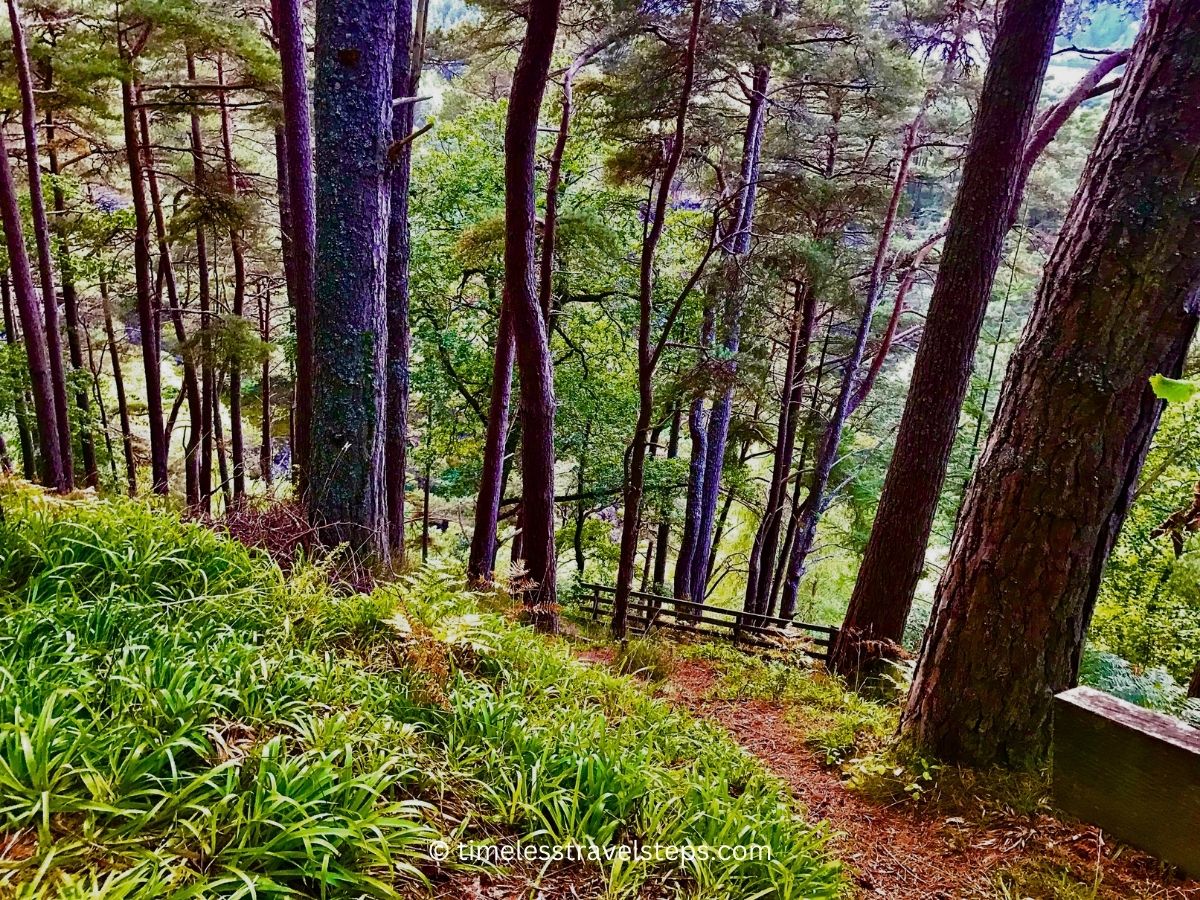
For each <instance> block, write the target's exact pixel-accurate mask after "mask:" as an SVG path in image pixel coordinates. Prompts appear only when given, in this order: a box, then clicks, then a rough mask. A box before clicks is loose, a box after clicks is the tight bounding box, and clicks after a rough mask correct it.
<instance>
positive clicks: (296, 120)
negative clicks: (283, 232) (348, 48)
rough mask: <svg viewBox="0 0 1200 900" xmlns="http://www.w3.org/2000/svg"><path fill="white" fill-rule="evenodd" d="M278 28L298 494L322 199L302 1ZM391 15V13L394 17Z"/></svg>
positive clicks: (306, 447)
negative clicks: (316, 184) (290, 266)
mask: <svg viewBox="0 0 1200 900" xmlns="http://www.w3.org/2000/svg"><path fill="white" fill-rule="evenodd" d="M273 8H274V12H275V33H276V36H277V37H278V39H279V61H280V66H281V69H282V96H283V125H284V132H285V135H286V140H285V141H284V143H285V145H286V147H285V149H286V150H287V192H288V219H289V224H290V230H289V233H288V244H289V251H290V253H291V255H292V264H293V266H294V270H295V277H294V278H293V280H292V282H291V283H290V284H289V285H288V290H289V295H288V300H289V301H290V303H291V305H292V308H293V309H294V310H295V315H296V388H295V390H296V393H295V400H294V403H295V426H294V428H293V442H294V445H295V446H293V447H292V464H293V472H294V473H295V478H296V490H297V494H298V495H299V496H300V497H301V498H304V497H305V496H306V494H307V486H308V475H307V473H308V466H309V454H310V452H311V447H312V415H313V371H314V366H315V362H314V355H313V354H314V342H313V330H314V328H315V323H316V286H315V285H316V274H315V271H316V270H315V259H316V245H317V239H316V204H315V199H314V198H315V187H314V181H313V178H314V170H313V142H312V120H311V118H310V114H309V107H308V76H307V74H306V72H305V62H306V59H307V53H306V50H305V47H304V17H303V13H302V4H301V0H276V2H275V4H274V7H273ZM388 18H389V19H390V18H391V16H388Z"/></svg>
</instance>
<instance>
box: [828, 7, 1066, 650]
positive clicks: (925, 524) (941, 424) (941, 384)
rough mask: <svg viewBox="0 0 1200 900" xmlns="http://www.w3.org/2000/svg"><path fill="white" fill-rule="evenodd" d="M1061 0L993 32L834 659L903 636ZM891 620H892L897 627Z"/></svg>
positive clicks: (1007, 12) (1006, 17)
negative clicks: (891, 447) (905, 600)
mask: <svg viewBox="0 0 1200 900" xmlns="http://www.w3.org/2000/svg"><path fill="white" fill-rule="evenodd" d="M1061 6H1062V3H1061V0H1050V2H1035V0H1008V2H1007V3H1006V5H1005V7H1004V11H1003V14H1002V16H1001V19H1000V23H999V25H998V28H997V32H996V40H995V44H994V46H993V50H992V59H991V62H990V63H989V65H988V71H987V75H986V77H985V79H984V85H983V92H982V94H981V96H980V99H979V109H978V112H977V114H976V117H975V127H974V130H973V132H972V135H971V141H970V145H969V146H968V149H967V156H966V161H965V163H964V165H963V174H962V180H961V183H960V186H959V190H958V196H957V198H956V199H955V203H954V208H953V210H952V211H951V213H950V221H949V225H948V228H947V233H946V242H945V245H944V249H943V251H942V262H941V266H940V267H939V270H938V276H937V282H936V284H935V286H934V290H933V297H932V299H931V300H930V304H929V312H928V315H927V317H926V320H925V331H924V334H923V335H922V338H921V345H920V347H919V349H918V350H917V357H916V362H915V364H914V369H913V377H912V382H911V384H910V386H909V393H908V401H907V403H906V404H905V407H904V414H903V416H902V417H901V420H900V428H899V432H898V433H897V436H896V448H895V451H894V452H893V455H892V462H891V464H890V465H889V467H888V471H887V476H886V478H885V480H884V486H883V492H882V495H881V497H880V501H879V508H878V511H877V513H876V517H875V523H874V526H873V527H872V529H871V537H870V539H869V541H868V543H867V548H866V552H865V555H864V559H863V565H862V568H861V569H860V571H859V576H858V580H857V583H856V584H855V589H854V595H853V596H852V598H851V601H850V610H849V612H848V614H847V619H846V623H845V626H844V627H843V629H842V631H841V633H840V635H839V639H838V642H837V647H836V648H835V651H834V664H835V666H836V667H837V668H839V669H840V670H842V671H848V670H850V669H853V668H854V667H856V666H857V664H858V663H857V661H858V660H859V659H860V658H861V655H862V652H863V648H864V647H866V646H870V645H867V644H864V643H863V641H871V640H876V639H877V637H876V636H878V635H881V634H887V635H893V634H902V633H903V628H904V621H903V618H904V617H906V616H907V607H906V606H902V605H901V604H898V603H895V602H894V598H895V597H897V596H902V597H909V598H911V596H912V594H913V591H914V590H915V589H916V586H917V582H918V581H919V580H920V577H921V570H922V568H923V567H924V561H925V545H926V543H927V541H928V539H929V532H930V529H931V528H932V527H933V517H934V514H935V513H936V511H937V502H938V497H939V495H940V494H941V488H942V483H943V481H944V480H945V475H946V466H947V464H948V461H949V458H950V450H951V447H952V446H953V443H954V436H955V433H956V431H957V428H958V418H959V413H960V411H961V409H962V401H963V398H964V396H965V395H966V391H967V387H968V385H969V383H970V378H971V369H972V364H973V362H974V359H975V347H976V345H977V344H978V341H979V331H980V328H981V327H982V325H983V317H984V314H985V313H986V311H987V304H988V300H989V299H990V296H991V289H992V282H993V280H994V278H995V275H996V269H997V267H998V266H999V264H1000V258H1001V256H1002V255H1003V248H1004V236H1005V234H1006V233H1007V231H1008V226H1009V216H1010V213H1011V210H1012V208H1013V198H1014V197H1015V192H1016V190H1017V187H1018V184H1019V183H1020V180H1021V172H1022V169H1023V156H1024V149H1025V147H1026V145H1027V143H1028V138H1029V134H1030V130H1031V127H1032V124H1033V120H1034V114H1035V113H1036V110H1037V101H1038V96H1039V94H1040V93H1041V89H1042V80H1043V78H1044V77H1045V73H1046V67H1047V64H1048V63H1049V60H1050V52H1051V47H1052V44H1053V41H1054V34H1055V27H1056V25H1057V23H1058V14H1059V11H1060V8H1061ZM896 619H899V622H898V624H897V622H896Z"/></svg>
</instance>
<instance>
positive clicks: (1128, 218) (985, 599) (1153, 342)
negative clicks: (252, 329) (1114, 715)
mask: <svg viewBox="0 0 1200 900" xmlns="http://www.w3.org/2000/svg"><path fill="white" fill-rule="evenodd" d="M1198 147H1200V6H1197V5H1196V4H1195V3H1192V2H1188V0H1155V2H1152V3H1151V4H1150V7H1149V10H1148V12H1147V18H1146V21H1145V24H1144V25H1143V27H1142V31H1141V34H1140V35H1139V36H1138V39H1137V41H1136V43H1135V44H1134V48H1133V53H1132V57H1131V60H1130V63H1129V68H1128V70H1127V72H1126V75H1125V79H1124V83H1123V85H1122V88H1121V90H1120V92H1119V93H1118V95H1117V97H1116V98H1115V100H1114V101H1113V105H1112V107H1111V108H1110V110H1109V113H1108V117H1107V119H1106V121H1105V124H1104V127H1103V129H1102V130H1101V134H1100V137H1099V139H1098V141H1097V144H1096V148H1095V150H1093V152H1092V155H1091V158H1090V159H1089V161H1088V165H1087V167H1086V169H1085V171H1084V175H1083V178H1082V179H1081V181H1080V186H1079V189H1078V190H1077V192H1076V194H1075V199H1074V201H1073V203H1072V205H1071V209H1070V212H1069V213H1068V215H1067V219H1066V221H1065V223H1064V224H1063V228H1062V230H1061V232H1060V234H1059V238H1058V241H1057V243H1056V245H1055V248H1054V250H1053V252H1052V253H1051V256H1050V260H1049V262H1048V263H1047V266H1046V270H1045V276H1044V278H1043V281H1042V285H1041V288H1040V289H1039V291H1038V294H1037V299H1036V300H1035V302H1034V307H1033V311H1032V313H1031V315H1030V319H1029V322H1028V324H1027V326H1026V328H1025V331H1024V333H1023V335H1022V338H1021V341H1020V343H1019V345H1018V347H1017V349H1016V351H1015V352H1014V354H1013V358H1012V361H1011V363H1010V365H1009V368H1008V374H1007V377H1006V379H1005V384H1004V389H1003V391H1002V397H1001V401H1000V407H999V409H998V410H997V413H996V420H995V425H994V427H993V429H992V433H991V435H990V436H989V438H988V441H987V445H986V447H985V449H984V452H983V457H982V459H981V461H980V465H979V469H978V471H977V472H976V474H975V477H974V478H973V479H972V481H971V486H970V488H969V489H968V492H967V499H966V503H965V504H964V506H963V510H962V513H961V515H960V517H959V522H958V528H957V529H956V532H955V537H954V542H953V545H952V546H951V551H950V559H949V563H948V565H947V567H946V570H945V572H944V573H943V575H942V579H941V582H940V583H939V585H938V590H937V595H936V598H935V603H934V613H933V619H932V621H931V623H930V627H929V630H928V632H927V633H926V638H925V643H924V646H923V647H922V650H921V657H920V662H919V664H918V668H917V675H916V680H915V681H914V684H913V691H912V694H911V695H910V697H909V701H908V706H907V708H906V710H905V712H904V716H903V718H902V722H901V724H902V728H903V729H904V732H905V733H906V735H907V736H908V737H909V738H910V739H911V740H912V741H913V742H914V743H915V744H916V745H917V746H918V747H919V748H921V749H923V750H928V751H931V752H933V753H935V754H937V755H938V756H939V757H942V758H944V759H946V760H948V761H951V762H961V763H966V764H969V765H979V766H986V765H991V764H1001V765H1005V766H1009V767H1013V768H1030V767H1034V766H1038V765H1040V764H1041V762H1042V760H1043V759H1044V755H1045V751H1046V749H1047V745H1048V742H1049V735H1050V715H1051V702H1052V698H1053V696H1054V695H1055V694H1056V693H1058V692H1059V691H1062V690H1064V689H1066V688H1068V687H1070V686H1072V685H1073V684H1074V683H1075V679H1076V677H1077V674H1078V669H1079V660H1080V656H1081V654H1082V650H1083V644H1084V639H1085V637H1086V634H1087V628H1088V624H1089V622H1090V620H1091V615H1092V610H1093V607H1094V604H1095V600H1096V593H1097V590H1098V588H1099V584H1100V578H1101V575H1102V572H1103V569H1104V564H1105V562H1106V560H1107V558H1108V555H1109V552H1110V551H1111V549H1112V545H1113V542H1114V541H1115V540H1116V536H1117V533H1118V531H1119V530H1120V527H1121V523H1122V521H1123V520H1124V517H1125V515H1126V513H1127V512H1128V509H1129V505H1130V503H1131V502H1132V499H1133V495H1134V491H1135V490H1136V486H1137V481H1138V477H1139V474H1140V472H1141V468H1142V464H1143V462H1144V460H1145V455H1146V452H1147V450H1148V449H1149V446H1150V442H1151V440H1152V438H1153V436H1154V431H1155V429H1156V428H1157V425H1158V421H1159V416H1160V414H1161V411H1162V407H1163V404H1162V402H1161V401H1159V400H1158V399H1157V398H1156V397H1155V396H1154V394H1153V392H1152V391H1151V389H1150V386H1149V379H1150V378H1151V376H1153V375H1155V374H1159V373H1163V374H1166V375H1168V376H1174V377H1178V375H1179V374H1180V372H1181V370H1182V367H1183V364H1184V361H1185V357H1186V355H1187V351H1188V347H1189V345H1190V343H1191V341H1192V337H1193V335H1194V333H1195V328H1196V321H1197V314H1198V313H1200V298H1198V297H1197V293H1196V286H1197V285H1198V284H1200V219H1198V218H1197V217H1196V215H1195V211H1196V208H1197V206H1198V205H1200V165H1198V162H1200V153H1198V150H1197V148H1198ZM1081 435H1086V439H1081V437H1080V436H1081ZM997 672H1003V673H1004V674H1005V677H1004V678H1003V679H999V680H998V679H997V678H996V677H995V675H996V673H997Z"/></svg>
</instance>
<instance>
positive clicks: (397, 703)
mask: <svg viewBox="0 0 1200 900" xmlns="http://www.w3.org/2000/svg"><path fill="white" fill-rule="evenodd" d="M3 503H4V512H5V516H4V523H3V525H2V526H0V608H2V612H3V615H2V617H0V827H2V828H4V829H5V830H6V831H7V832H8V833H10V834H16V835H18V840H19V841H20V845H21V847H22V848H27V849H28V852H27V853H26V852H25V851H24V849H23V850H22V852H20V853H16V854H12V855H10V857H9V859H8V860H7V861H6V862H5V867H4V869H3V870H0V884H3V885H4V889H5V890H8V891H11V892H13V893H14V894H15V895H16V896H27V897H33V896H44V895H48V894H53V895H57V896H63V897H83V896H105V897H134V896H137V897H142V896H170V897H179V898H183V897H200V896H203V897H218V896H230V897H234V896H262V895H304V896H314V895H321V896H328V897H359V896H373V897H387V896H398V895H405V896H411V895H412V891H413V890H414V888H416V887H417V886H418V885H419V884H420V883H421V882H422V881H423V880H424V875H423V874H422V872H423V871H425V870H427V868H428V866H429V865H430V864H431V863H432V860H431V859H430V858H429V856H428V852H427V848H428V846H429V842H430V841H431V840H433V839H435V838H438V837H439V836H443V837H445V838H448V839H450V840H451V841H453V842H478V841H483V842H488V841H490V840H491V838H490V837H489V835H493V834H494V833H495V828H496V827H497V826H501V827H506V828H509V829H512V830H515V834H516V835H517V836H518V837H520V839H521V840H523V841H529V842H535V843H537V842H543V843H546V842H548V843H558V842H564V841H575V842H579V843H581V844H585V845H589V844H591V843H594V844H595V845H597V846H599V847H618V846H624V845H627V844H628V843H629V842H631V841H634V840H637V841H641V842H643V843H660V844H686V843H688V842H691V843H692V844H694V845H699V844H708V845H718V844H737V845H742V844H751V843H758V844H764V845H766V846H768V847H769V848H770V850H771V856H772V858H771V859H769V860H763V859H760V860H755V861H745V862H734V861H720V860H716V859H698V858H697V859H690V860H687V861H682V862H676V863H670V864H668V863H663V862H635V863H628V862H624V861H622V860H621V859H620V858H614V859H610V860H607V861H605V860H603V859H602V860H601V862H599V863H598V865H600V867H601V868H602V870H603V873H604V875H605V877H606V879H607V881H608V885H609V890H610V892H611V893H612V894H613V895H620V894H624V893H626V892H631V891H635V890H637V889H638V888H639V886H640V885H643V884H645V883H646V882H647V881H648V880H653V881H655V882H657V883H660V884H662V885H663V886H664V889H667V890H681V891H683V892H685V893H687V894H688V895H689V896H700V897H712V898H721V897H727V898H730V900H733V898H744V897H751V896H765V895H766V894H767V893H770V894H771V896H777V897H835V896H838V895H839V894H840V891H841V885H842V882H841V878H840V875H839V873H838V868H837V866H836V864H835V863H834V862H833V861H832V860H831V859H830V857H829V855H828V852H827V850H826V848H825V840H826V838H825V835H824V832H823V831H821V830H820V829H817V828H813V827H811V826H809V825H806V824H805V823H804V822H803V821H802V820H801V819H800V818H799V817H798V816H797V815H796V814H795V813H794V812H793V811H792V810H791V809H790V808H789V806H788V804H787V801H786V800H785V799H784V795H783V793H782V790H781V786H780V785H779V784H778V783H777V782H776V781H774V780H773V779H772V778H769V777H768V776H766V775H765V774H764V773H763V771H762V769H761V768H760V767H759V766H758V765H757V763H755V762H754V761H752V760H751V759H750V758H749V757H748V756H746V755H745V754H744V753H743V752H742V751H741V750H740V749H738V748H736V747H735V746H734V745H733V744H732V743H731V742H730V741H729V740H728V738H727V737H725V736H724V735H723V734H721V733H719V732H717V731H716V730H714V729H713V728H711V727H710V726H707V725H705V724H702V723H697V722H695V721H692V720H690V719H689V718H688V717H687V716H686V715H685V714H682V713H678V712H675V711H672V710H671V709H669V708H668V707H667V706H665V705H663V704H661V703H658V702H656V701H654V700H652V699H650V698H649V697H647V696H646V694H645V693H644V692H643V691H642V690H641V689H640V688H638V687H637V686H636V685H635V684H634V683H633V682H631V681H630V680H629V679H625V678H618V677H615V676H611V675H606V674H604V673H602V672H599V671H596V670H594V669H590V668H588V667H585V666H582V665H580V664H579V663H577V662H576V661H575V660H573V659H572V658H571V656H570V655H569V653H568V652H567V651H566V650H565V649H564V648H562V647H561V646H557V645H554V644H548V643H545V642H543V641H542V640H541V639H539V638H535V637H534V636H533V635H532V634H531V633H530V632H528V631H527V630H525V629H523V628H521V627H519V626H517V625H514V624H512V623H511V622H509V621H508V620H506V619H504V618H503V617H502V616H501V615H499V614H497V613H492V612H483V613H481V612H480V608H481V604H480V600H481V599H483V598H477V597H475V596H473V595H470V594H467V593H466V592H464V591H463V590H462V589H461V587H460V586H459V580H458V577H457V576H456V575H453V574H450V573H447V572H444V571H441V570H429V569H426V570H421V571H419V572H417V573H415V574H414V575H413V576H411V577H410V578H408V579H407V580H405V581H404V582H402V583H400V584H397V585H394V586H385V587H381V588H379V589H378V590H376V591H375V592H374V593H373V594H370V595H343V594H337V593H335V592H333V591H332V590H331V589H330V588H329V587H328V581H327V578H326V573H325V572H324V571H323V570H322V569H321V568H320V567H315V566H311V565H299V566H297V567H296V568H295V570H294V573H293V575H292V576H291V577H289V578H287V579H285V578H284V576H282V575H281V573H280V572H279V570H278V569H277V568H276V567H275V566H274V564H272V563H271V562H270V561H269V560H268V559H266V558H265V557H264V556H261V555H259V554H257V553H255V552H252V551H249V550H246V549H244V548H242V547H241V546H239V545H237V544H235V543H232V542H231V541H229V540H228V539H225V538H222V537H219V536H217V535H215V534H214V533H212V532H210V531H208V530H205V529H203V528H201V527H198V526H191V525H182V524H180V523H179V522H178V521H177V520H176V519H174V518H173V517H172V516H170V515H167V514H164V513H161V512H154V511H151V510H149V509H147V508H146V507H144V506H141V505H138V504H135V503H132V502H105V503H102V502H87V503H84V502H70V503H67V502H61V501H56V500H52V499H49V498H46V497H44V496H42V495H40V494H32V493H25V492H22V493H18V494H12V493H9V494H7V495H6V496H5V497H4V498H3ZM447 807H449V808H457V809H462V808H466V809H468V810H473V811H472V812H470V813H469V814H468V816H467V819H466V820H465V822H464V823H462V824H460V825H458V826H454V825H452V824H447V821H448V820H444V819H442V818H440V817H439V815H438V813H437V810H438V809H445V808H447ZM472 819H474V820H476V821H477V822H478V823H479V825H480V826H482V827H481V828H476V827H474V826H471V825H470V824H469V823H470V822H471V820H472ZM447 864H449V865H454V864H455V863H454V860H453V859H452V860H450V861H449V862H448V863H447Z"/></svg>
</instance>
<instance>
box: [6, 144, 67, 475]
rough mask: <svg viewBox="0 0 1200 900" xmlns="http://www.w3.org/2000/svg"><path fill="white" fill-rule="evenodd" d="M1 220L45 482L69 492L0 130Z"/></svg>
mask: <svg viewBox="0 0 1200 900" xmlns="http://www.w3.org/2000/svg"><path fill="white" fill-rule="evenodd" d="M0 221H2V223H3V225H4V241H5V246H6V247H7V249H8V265H9V270H10V271H11V273H12V280H13V292H14V293H15V294H16V298H17V313H18V315H19V317H20V319H21V331H22V334H23V335H24V340H25V355H26V359H27V360H28V363H29V382H30V389H31V392H32V394H33V409H34V413H35V415H36V416H37V426H38V427H37V433H38V449H39V451H40V457H41V460H40V461H41V468H42V473H41V474H42V483H43V484H45V485H46V487H48V488H51V489H53V490H56V491H66V490H69V484H70V482H69V480H68V478H67V471H66V461H65V460H64V458H63V454H62V445H61V444H60V443H59V430H58V427H57V423H58V414H57V412H56V411H55V395H54V379H53V376H52V375H51V372H50V357H49V353H48V352H47V349H46V335H45V331H44V330H43V318H42V315H41V314H40V313H39V311H38V300H37V292H36V289H35V288H34V286H33V272H32V271H30V268H29V256H28V254H27V253H26V250H25V232H24V228H23V227H22V223H21V208H20V204H19V202H18V200H17V187H16V184H14V183H13V176H12V167H11V166H10V165H9V163H8V146H7V142H6V141H5V139H4V134H3V129H0Z"/></svg>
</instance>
